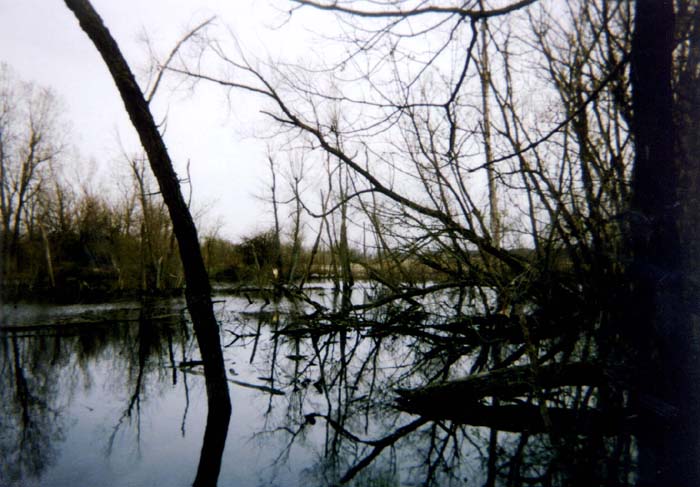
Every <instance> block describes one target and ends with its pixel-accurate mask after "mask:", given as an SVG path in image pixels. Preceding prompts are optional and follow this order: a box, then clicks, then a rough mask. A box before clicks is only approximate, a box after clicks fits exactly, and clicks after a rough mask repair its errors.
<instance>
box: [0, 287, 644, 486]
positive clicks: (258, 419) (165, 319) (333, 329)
mask: <svg viewBox="0 0 700 487" xmlns="http://www.w3.org/2000/svg"><path fill="white" fill-rule="evenodd" d="M440 289H441V288H440V287H439V286H437V287H436V288H435V289H432V290H431V291H430V292H428V293H425V295H420V296H419V295H417V294H415V293H414V294H412V295H411V296H410V297H408V298H406V299H402V300H400V301H401V302H400V304H395V302H393V301H392V302H390V301H388V300H383V294H382V293H383V292H384V291H383V290H381V289H371V288H368V287H363V286H356V288H355V289H354V291H353V294H352V295H350V296H348V295H346V296H345V297H341V296H338V295H337V294H334V293H332V292H331V291H330V288H329V287H325V288H324V287H322V286H321V287H319V288H317V289H316V290H315V291H314V292H313V294H312V296H311V297H312V298H313V301H314V302H313V303H311V302H309V301H304V300H299V301H295V302H292V301H289V300H279V301H276V302H275V301H274V300H271V299H268V298H265V297H264V296H259V295H257V296H256V295H254V294H252V293H251V294H250V295H246V294H242V295H239V296H230V295H221V296H217V298H216V304H215V308H216V312H217V317H218V319H219V321H220V325H221V340H222V345H223V347H224V357H225V362H226V370H227V374H228V380H229V390H230V394H231V400H232V405H233V414H232V416H231V420H230V426H229V428H228V431H227V432H226V433H227V441H226V445H225V450H224V451H223V457H222V458H221V460H222V462H221V464H222V469H221V474H220V476H219V479H218V485H220V486H240V487H253V486H284V487H295V486H332V485H338V483H341V482H342V483H345V484H346V485H352V486H355V487H360V486H382V487H389V486H413V485H438V486H452V485H454V486H457V485H478V486H493V487H495V486H498V485H507V486H514V487H515V486H529V485H606V486H607V485H610V486H612V485H620V486H623V485H625V486H626V485H632V484H633V483H634V476H633V472H634V469H635V465H634V460H635V448H634V443H633V442H632V441H631V439H630V435H629V434H628V433H627V430H626V427H625V425H624V423H623V422H622V421H623V420H624V418H626V416H624V415H622V416H620V415H618V416H615V415H608V416H602V413H601V408H600V405H601V404H603V403H602V402H601V401H602V400H603V399H604V400H606V401H611V398H612V399H614V397H613V396H612V395H611V394H610V393H609V392H608V394H607V396H601V395H600V394H599V393H598V391H599V390H603V391H607V390H608V386H607V385H606V382H604V381H603V382H600V381H599V380H598V379H596V380H597V382H593V383H592V384H593V385H586V384H587V382H581V381H580V380H579V379H577V380H576V381H572V383H571V384H572V385H565V384H568V382H567V383H562V382H557V381H558V380H559V379H558V378H559V377H561V376H562V375H564V374H574V375H573V377H574V378H576V377H579V376H580V375H581V374H582V373H586V374H588V373H589V372H590V367H589V366H588V365H586V364H585V363H583V359H585V358H586V357H590V356H591V354H592V353H593V352H592V351H591V349H590V340H585V335H584V339H583V340H581V341H572V340H571V339H569V338H567V340H564V341H562V340H560V339H559V338H557V337H558V336H559V334H554V335H553V336H554V337H555V338H553V339H551V340H549V339H547V338H546V337H547V336H548V335H546V333H547V332H548V330H550V332H551V329H547V328H543V329H540V328H534V330H536V331H537V332H538V334H539V336H541V337H542V338H541V339H540V342H539V347H540V359H539V360H541V365H540V366H539V368H537V369H535V368H533V367H532V366H531V365H528V364H529V360H528V359H529V357H530V355H531V354H528V350H531V349H529V348H528V347H525V346H524V345H523V336H522V334H521V333H518V330H521V329H522V327H524V326H526V325H523V321H522V320H521V321H519V322H517V321H516V322H515V324H513V323H510V322H508V321H507V320H506V318H503V317H499V316H495V317H494V316H493V315H490V316H486V317H485V318H484V315H485V313H484V310H485V309H487V308H488V307H489V306H492V302H491V301H492V300H493V296H492V295H491V294H490V293H489V291H488V290H482V292H480V293H470V292H462V291H460V292H457V293H456V294H451V293H450V292H442V291H441V290H440ZM370 302H373V303H384V304H382V305H378V306H375V305H368V304H363V303H370ZM351 303H352V304H353V305H354V306H351ZM339 310H340V311H342V312H338V311H339ZM0 311H2V317H1V318H2V319H1V320H0V322H1V324H0V393H1V394H2V395H1V398H0V486H3V487H4V486H12V487H18V486H22V487H25V486H27V487H32V486H52V487H53V486H56V487H61V486H71V487H72V486H165V485H167V486H188V485H192V482H193V481H194V479H195V475H196V473H197V468H198V465H199V464H200V456H201V452H202V449H203V447H204V446H206V447H207V448H206V449H205V450H206V451H207V452H211V451H214V452H217V451H219V452H220V451H221V449H220V448H218V449H217V448H216V447H215V445H214V446H212V445H211V444H207V445H203V437H204V429H205V426H207V410H208V404H207V399H206V394H205V386H204V377H203V367H202V365H201V364H200V363H199V352H198V348H197V345H196V341H195V339H194V336H193V333H192V331H191V326H190V322H189V318H188V316H187V313H186V311H185V306H184V303H183V302H182V301H181V300H170V301H151V302H143V303H138V302H134V303H119V304H104V305H90V306H87V305H84V306H83V305H80V306H63V307H43V306H35V305H33V306H30V305H19V306H16V307H15V306H7V305H5V306H3V307H2V308H1V309H0ZM321 311H323V312H321ZM309 315H311V316H312V318H309ZM538 316H541V315H536V314H534V315H532V316H531V317H526V318H523V319H524V320H531V321H533V322H534V321H537V320H536V319H537V318H538ZM489 323H491V324H493V323H495V325H494V326H492V327H490V328H489V326H490V325H489ZM509 323H510V324H509ZM535 325H537V323H533V324H532V326H535ZM527 326H530V325H527ZM565 338H566V337H565ZM526 343H527V342H526ZM564 345H566V346H569V347H570V351H568V352H565V353H564V352H562V347H563V346H564ZM586 347H589V348H586ZM494 364H495V365H494ZM505 364H508V366H509V367H508V368H504V367H505ZM492 366H495V369H493V370H491V371H490V372H489V367H492ZM499 367H500V369H499ZM484 373H486V376H484V375H483V374H484ZM480 374H482V375H480ZM575 374H578V375H575ZM586 377H588V376H586ZM591 377H593V378H594V379H595V377H599V375H591ZM464 378H467V379H466V382H464V381H456V382H455V381H451V379H464ZM445 380H447V381H448V382H445ZM538 381H539V384H540V388H537V387H535V384H536V383H538ZM445 384H447V387H443V385H445ZM459 384H462V385H461V386H460V385H459ZM464 384H466V385H467V387H466V389H465V388H464ZM595 384H599V385H595ZM426 385H431V386H430V387H429V388H423V387H424V386H426ZM436 385H437V387H438V388H437V389H436V388H435V387H434V386H436ZM454 387H457V388H454ZM406 390H411V391H413V392H409V393H406V392H401V391H406ZM416 392H417V393H418V394H417V395H415V393H416ZM406 394H408V396H406ZM399 396H402V400H401V401H399V402H397V398H398V397H399ZM496 397H497V398H498V399H495V398H496ZM407 398H408V399H410V400H409V401H408V402H406V399H407ZM411 398H413V399H411ZM403 411H411V414H409V413H407V412H403ZM612 411H613V412H615V410H612ZM419 414H420V415H419ZM212 424H215V422H214V421H212ZM210 426H211V425H210ZM205 459H209V460H210V458H209V457H205ZM205 463H206V462H205ZM210 463H212V462H210ZM213 463H216V462H213ZM205 473H206V472H205Z"/></svg>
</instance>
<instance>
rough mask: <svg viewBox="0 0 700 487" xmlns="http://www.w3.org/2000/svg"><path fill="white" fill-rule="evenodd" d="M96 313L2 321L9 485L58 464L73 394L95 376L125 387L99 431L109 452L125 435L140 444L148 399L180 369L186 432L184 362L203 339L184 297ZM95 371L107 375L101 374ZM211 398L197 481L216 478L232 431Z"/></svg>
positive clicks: (0, 367) (4, 470)
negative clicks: (18, 323) (14, 323)
mask: <svg viewBox="0 0 700 487" xmlns="http://www.w3.org/2000/svg"><path fill="white" fill-rule="evenodd" d="M107 314H108V315H109V313H107ZM113 314H115V315H116V314H117V313H113ZM90 316H91V319H93V318H94V319H95V321H89V320H87V319H86V318H81V319H78V320H76V321H77V322H79V323H76V324H71V323H62V322H61V321H60V320H59V322H57V323H47V324H46V325H31V326H23V327H19V328H10V327H5V328H4V329H3V331H2V335H0V346H1V347H2V348H0V390H2V391H3V400H2V401H0V429H1V430H2V434H1V435H0V479H3V482H7V483H8V484H7V485H25V483H26V482H28V481H29V480H30V479H40V478H41V477H42V475H44V473H45V472H46V471H47V470H48V469H49V468H50V467H51V466H52V465H53V464H54V463H55V460H56V458H57V456H58V453H59V452H60V450H61V443H62V442H63V441H64V439H65V431H66V429H67V426H66V425H67V424H71V423H74V422H75V419H76V418H75V417H73V415H75V414H76V409H75V404H73V407H72V408H71V403H72V402H73V401H74V399H75V397H76V396H78V397H84V394H85V393H86V392H87V391H89V390H90V389H91V388H92V387H93V386H95V385H98V386H99V387H100V388H105V389H108V390H114V391H116V393H117V394H121V393H122V392H123V393H124V394H123V398H124V399H123V401H124V402H123V408H122V409H121V413H118V416H117V417H116V418H114V420H115V422H114V424H112V425H111V426H108V427H107V435H106V438H104V439H103V438H101V437H100V441H105V440H106V441H105V446H106V454H107V455H108V456H109V455H111V454H112V453H113V452H114V450H115V448H122V447H123V444H124V441H126V442H127V443H131V442H132V441H133V443H132V444H135V445H136V447H137V448H140V445H141V427H142V405H143V404H144V403H146V402H148V401H149V400H151V399H157V398H158V396H160V395H161V394H162V393H163V387H164V386H166V385H167V384H169V385H171V386H175V385H177V381H178V375H179V374H181V375H182V376H183V381H184V384H183V387H184V389H183V390H184V391H185V395H186V396H187V397H186V401H185V410H184V411H183V419H182V426H181V430H182V435H183V436H184V435H185V421H186V415H187V408H188V406H189V391H188V388H187V385H186V383H187V379H186V373H185V371H182V370H181V369H180V368H178V365H179V363H186V362H191V361H192V357H191V356H190V354H191V353H192V350H195V349H196V347H194V346H193V343H192V342H193V337H192V336H191V333H190V331H189V327H190V324H189V321H188V320H187V319H186V316H185V313H184V310H183V309H182V306H181V305H179V304H177V303H167V302H166V303H163V302H158V301H153V300H150V301H144V302H143V303H141V306H140V307H138V308H136V309H131V310H129V311H128V312H126V313H121V314H119V318H118V319H111V317H107V316H103V317H100V318H99V319H98V317H95V316H93V315H90ZM110 316H111V315H110ZM98 364H99V365H98ZM102 371H106V372H107V373H106V374H103V372H102ZM96 374H100V375H99V376H100V377H102V376H103V375H104V380H105V381H106V382H105V383H102V381H100V383H97V382H96V381H95V377H96ZM80 387H82V388H83V389H80V390H79V389H78V388H80ZM94 406H95V407H100V408H102V409H101V410H106V408H108V406H110V405H109V404H99V405H94ZM209 406H210V407H209V414H208V416H207V426H206V431H205V437H204V444H203V446H202V450H201V457H202V458H201V461H200V465H199V469H198V473H197V480H196V485H215V484H216V478H217V476H218V469H219V465H220V463H221V455H222V453H223V449H224V448H223V447H224V441H225V438H226V433H227V425H228V417H227V416H226V415H225V414H221V408H218V407H217V406H216V405H215V404H210V405H209ZM83 407H85V408H87V409H88V410H89V411H93V408H92V407H89V406H87V405H85V406H82V405H81V406H80V407H79V408H78V410H81V409H82V408H83ZM193 454H194V452H193ZM3 485H5V484H4V483H3Z"/></svg>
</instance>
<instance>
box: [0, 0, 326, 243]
mask: <svg viewBox="0 0 700 487" xmlns="http://www.w3.org/2000/svg"><path fill="white" fill-rule="evenodd" d="M92 3H93V5H94V7H95V9H96V10H97V11H98V13H99V14H100V15H101V16H102V18H103V20H104V22H105V24H106V25H107V27H108V28H109V29H110V31H111V33H112V35H113V36H114V37H115V39H116V40H117V42H118V43H119V46H120V48H121V50H122V52H123V53H124V55H125V57H126V58H127V61H128V62H129V63H130V65H131V68H132V70H133V71H134V72H135V73H136V75H137V78H138V79H139V81H140V82H143V81H144V74H145V69H146V67H147V65H148V64H147V63H148V58H147V47H146V44H145V43H144V42H143V38H144V33H146V34H147V35H148V37H149V38H150V40H151V41H152V43H153V45H154V46H155V49H156V51H157V52H158V53H159V54H160V57H161V59H162V58H164V57H165V55H166V54H167V53H168V52H169V51H170V49H171V48H172V46H174V44H175V42H177V40H178V39H179V38H181V37H182V36H183V34H184V33H185V32H187V31H188V29H189V28H192V27H193V26H195V25H197V24H198V23H200V22H201V21H203V20H205V19H207V18H209V17H211V16H212V15H216V16H217V18H218V22H219V24H220V25H226V26H228V27H229V28H230V29H231V30H232V31H233V32H234V33H235V35H236V37H237V38H238V39H239V41H240V42H241V44H242V46H243V48H244V50H245V51H246V52H248V53H252V54H253V55H255V56H257V57H259V58H262V59H267V58H268V57H270V58H273V59H276V58H278V57H282V56H284V57H291V58H292V59H299V58H301V57H303V56H304V53H305V52H307V51H306V49H305V47H304V46H305V44H304V40H303V39H304V38H305V37H308V35H305V34H304V33H305V31H304V30H303V29H302V28H300V24H299V23H298V22H293V23H292V24H287V25H285V26H284V28H283V29H278V30H272V27H273V26H275V24H276V25H277V26H279V25H280V24H282V23H283V21H284V19H285V17H286V15H285V14H284V12H283V11H280V10H279V9H280V8H281V9H288V8H289V6H290V4H289V3H288V2H285V1H284V0H279V1H277V2H276V6H275V5H270V3H272V2H265V1H254V0H228V1H223V0H222V1H214V0H120V1H114V0H93V1H92ZM313 16H314V14H313V13H311V14H306V15H304V16H302V17H303V18H306V19H307V21H308V20H309V19H311V22H312V23H313V21H314V17H313ZM295 17H298V15H297V14H295ZM303 18H302V20H303ZM323 19H324V20H328V19H329V16H324V17H323ZM0 62H5V63H7V64H8V65H9V66H10V67H11V68H12V70H13V71H14V72H15V74H16V75H17V77H19V78H20V79H23V80H25V81H33V82H36V83H37V84H40V85H43V86H49V87H51V88H53V89H54V91H55V92H56V94H57V95H58V96H59V97H60V98H61V99H62V100H63V102H64V105H65V108H66V113H65V114H64V117H63V119H64V120H66V121H68V122H69V123H70V124H71V125H72V127H71V133H72V135H73V141H74V145H75V146H76V147H77V149H78V150H79V152H80V154H81V155H82V159H83V160H90V159H94V160H95V161H97V163H98V167H99V173H98V174H99V177H96V178H95V180H94V182H93V184H98V183H105V184H107V183H108V182H109V178H110V177H112V178H113V177H114V176H115V174H125V171H124V169H123V168H121V169H120V168H117V169H115V166H116V165H118V164H123V162H120V161H123V158H121V159H120V153H121V149H120V144H121V145H122V146H124V147H125V148H126V149H127V151H128V152H130V153H134V152H136V151H137V150H138V149H139V145H138V143H137V139H136V136H135V132H134V130H133V129H132V128H131V125H130V123H129V120H128V118H127V115H126V113H125V111H124V108H123V105H122V103H121V100H120V98H119V95H118V93H117V91H116V88H115V87H114V84H113V83H112V80H111V78H110V76H109V73H108V71H107V69H106V67H105V66H104V64H103V62H102V59H101V58H100V57H99V55H98V53H97V51H96V50H95V48H94V46H93V45H92V43H91V42H90V41H89V39H88V38H87V36H86V35H85V34H84V33H83V32H82V30H81V29H80V28H79V26H78V23H77V21H76V20H75V18H74V16H73V14H72V12H70V11H69V10H68V8H67V7H66V6H65V4H64V3H63V1H62V0H21V1H20V0H0ZM173 87H174V85H173V84H170V85H168V84H166V85H164V86H162V87H161V89H160V90H159V92H158V95H157V97H156V101H157V103H156V104H155V107H154V116H155V117H156V119H157V120H158V119H161V118H162V117H163V116H164V115H165V114H166V113H167V116H168V125H167V132H166V136H165V141H166V144H167V145H168V148H169V150H170V154H171V157H172V158H173V160H174V162H175V164H176V169H177V170H178V173H179V175H180V176H181V177H183V176H184V168H185V164H186V161H187V159H191V170H192V180H193V187H194V203H195V207H199V208H201V207H203V206H206V205H213V207H212V209H211V210H210V211H209V214H208V215H209V216H208V218H207V221H208V222H209V225H210V224H211V222H212V221H213V220H216V219H217V218H218V219H219V220H220V221H221V222H222V223H223V227H222V228H221V231H220V235H221V236H224V237H228V238H234V239H235V238H237V237H240V236H242V235H246V234H250V233H252V232H254V231H256V230H261V229H264V228H267V226H268V225H269V223H270V221H271V215H270V209H269V208H268V207H267V206H266V205H265V204H264V203H262V202H261V201H260V200H259V199H257V198H256V196H261V195H263V194H264V188H265V186H266V182H265V180H266V179H265V178H266V177H267V174H268V167H267V163H266V161H265V144H266V143H265V142H264V141H262V140H259V139H256V138H255V137H251V134H252V133H253V132H254V131H255V128H256V127H257V126H259V125H260V124H261V123H263V124H264V123H265V122H266V120H265V118H264V117H263V116H262V115H259V113H258V106H257V102H256V100H255V99H254V98H250V97H249V96H248V95H245V94H243V93H233V97H234V103H233V106H232V109H231V110H229V109H228V107H227V105H226V100H225V98H224V96H223V94H222V92H221V91H220V90H216V89H210V88H204V87H201V88H198V89H197V90H196V91H195V92H194V93H193V92H191V91H189V90H184V89H180V90H173ZM237 97H240V98H237ZM268 123H269V122H268ZM204 230H205V231H206V225H205V228H204Z"/></svg>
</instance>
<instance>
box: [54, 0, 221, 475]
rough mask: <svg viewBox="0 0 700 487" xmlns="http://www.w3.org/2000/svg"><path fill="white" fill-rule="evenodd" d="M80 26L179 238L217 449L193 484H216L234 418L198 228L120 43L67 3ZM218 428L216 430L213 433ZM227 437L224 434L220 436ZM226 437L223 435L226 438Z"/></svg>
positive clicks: (82, 0) (206, 453)
mask: <svg viewBox="0 0 700 487" xmlns="http://www.w3.org/2000/svg"><path fill="white" fill-rule="evenodd" d="M65 3H66V5H67V6H68V8H70V9H71V10H72V11H73V13H74V14H75V16H76V17H77V19H78V21H79V22H80V26H81V28H82V29H83V31H85V33H86V34H87V35H88V37H89V38H90V39H91V40H92V42H93V44H94V45H95V47H96V48H97V50H98V51H99V52H100V55H101V56H102V58H103V60H104V62H105V64H106V65H107V67H108V69H109V71H110V73H111V74H112V78H113V79H114V82H115V84H116V85H117V88H118V89H119V93H120V94H121V98H122V100H123V102H124V106H125V107H126V111H127V112H128V114H129V117H130V119H131V122H132V124H133V125H134V128H135V129H136V131H137V132H138V134H139V138H140V140H141V144H142V145H143V148H144V149H145V151H146V154H147V155H148V160H149V162H150V165H151V169H152V170H153V173H154V174H155V177H156V179H157V181H158V186H159V187H160V191H161V194H162V195H163V199H164V201H165V204H166V205H167V207H168V211H169V213H170V218H171V220H172V223H173V230H174V232H175V235H176V237H177V241H178V245H179V250H180V258H181V259H182V266H183V269H184V274H185V285H186V289H185V296H186V299H187V308H188V310H189V312H190V316H191V318H192V324H193V326H194V332H195V335H196V337H197V343H198V344H199V349H200V353H201V356H202V360H203V362H204V373H205V377H206V388H207V399H208V405H209V413H208V417H207V429H206V431H205V434H204V436H205V440H206V439H208V438H211V437H213V436H215V437H217V441H216V442H215V443H216V448H214V449H213V450H212V449H211V448H209V447H210V446H211V444H212V442H211V441H209V442H205V443H206V444H205V446H206V447H207V448H204V447H203V448H202V456H201V458H200V466H199V467H200V468H199V469H198V472H197V478H196V479H195V485H215V483H216V478H217V477H218V472H219V469H220V468H221V454H222V453H223V448H224V441H225V436H226V435H225V431H227V429H228V422H229V418H230V414H231V401H230V398H229V393H228V384H227V381H226V370H225V368H224V360H223V354H222V351H221V342H220V337H219V327H218V324H217V322H216V318H215V316H214V309H213V305H212V301H211V288H210V284H209V277H208V275H207V271H206V268H205V266H204V259H203V258H202V253H201V249H200V247H199V240H198V238H197V229H196V228H195V225H194V221H193V220H192V215H191V214H190V211H189V208H188V206H187V203H186V202H185V200H184V198H183V196H182V192H181V190H180V184H179V181H178V179H177V175H176V174H175V171H174V169H173V165H172V162H171V160H170V156H169V154H168V151H167V149H166V147H165V143H164V142H163V139H162V137H161V135H160V133H159V132H158V129H157V126H156V124H155V122H154V120H153V116H152V114H151V112H150V110H149V106H148V103H147V102H146V100H145V98H144V96H143V93H142V92H141V90H140V88H139V86H138V85H137V83H136V79H135V78H134V75H133V74H132V73H131V70H130V69H129V66H128V65H127V63H126V60H125V59H124V57H123V56H122V54H121V52H120V51H119V47H118V46H117V43H116V42H115V41H114V39H113V38H112V36H111V34H110V33H109V31H108V30H107V28H106V27H105V25H104V24H103V22H102V19H101V18H100V16H99V15H98V14H97V12H96V11H95V10H94V9H93V7H92V5H91V4H90V3H89V1H87V0H65ZM212 428H215V429H216V431H210V430H212ZM222 432H223V433H222ZM222 435H223V436H222Z"/></svg>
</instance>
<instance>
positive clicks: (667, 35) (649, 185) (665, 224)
mask: <svg viewBox="0 0 700 487" xmlns="http://www.w3.org/2000/svg"><path fill="white" fill-rule="evenodd" d="M634 29H635V30H634V38H633V44H632V57H631V78H632V101H633V111H634V119H633V127H632V129H633V133H634V138H635V144H636V152H635V161H634V163H635V164H634V172H633V177H632V178H633V180H632V190H633V198H632V208H631V212H630V215H631V221H630V230H631V241H630V243H631V251H632V266H631V269H630V272H629V274H630V283H631V294H630V296H631V299H630V301H629V302H628V303H627V309H626V310H623V313H627V316H628V319H627V326H626V330H625V331H626V337H625V341H626V342H627V343H630V344H632V345H633V347H634V353H635V357H636V359H635V360H634V362H633V365H634V368H635V376H636V378H637V379H636V381H634V380H633V384H632V391H633V396H632V397H633V399H632V400H633V405H634V406H636V408H637V410H638V411H639V414H640V417H641V419H642V421H641V422H640V427H639V429H638V431H637V438H638V441H639V465H640V471H639V481H638V485H640V486H652V485H653V486H657V485H669V486H696V485H700V469H699V465H700V462H699V455H700V449H699V448H698V443H699V439H700V438H699V437H700V428H699V427H698V424H700V422H699V413H698V408H699V407H700V400H699V394H698V375H699V371H700V363H699V361H698V348H700V344H699V341H698V330H697V326H695V322H696V321H697V318H696V316H695V315H696V314H697V309H696V310H695V311H693V309H692V306H691V304H692V303H690V302H684V300H683V291H684V289H687V288H688V285H689V284H691V283H692V281H693V279H696V278H697V276H696V275H695V276H694V275H693V273H694V272H693V270H697V255H696V256H695V258H694V259H692V260H693V262H695V263H694V265H692V263H691V262H684V260H686V259H683V256H684V255H687V252H686V248H687V247H688V243H687V242H686V243H682V239H681V234H680V231H682V230H683V229H684V227H685V230H689V228H688V226H687V222H684V221H683V215H684V214H687V212H685V211H684V210H685V208H684V206H686V207H687V206H688V205H689V204H690V203H689V200H688V199H685V198H681V196H682V194H681V192H679V187H680V184H679V183H680V178H679V171H680V162H681V161H682V160H683V158H682V157H680V156H681V153H680V149H679V146H678V140H679V139H678V135H679V133H678V132H679V131H678V130H677V129H678V128H680V127H682V125H681V126H677V125H676V123H675V120H674V113H673V108H674V107H673V103H674V102H673V91H672V79H673V67H672V53H673V49H674V11H673V2H660V1H658V0H637V1H636V15H635V26H634ZM695 137H697V134H695ZM693 218H694V219H695V220H697V216H694V217H693ZM683 223H686V225H683ZM684 265H691V267H690V268H684ZM693 267H695V269H693ZM695 299H696V300H697V295H696V296H695ZM694 306H695V307H697V303H695V304H694Z"/></svg>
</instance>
